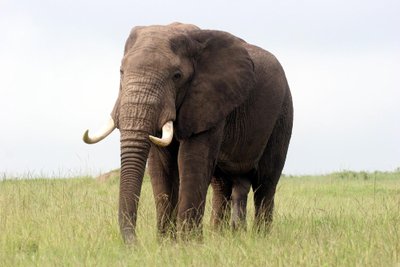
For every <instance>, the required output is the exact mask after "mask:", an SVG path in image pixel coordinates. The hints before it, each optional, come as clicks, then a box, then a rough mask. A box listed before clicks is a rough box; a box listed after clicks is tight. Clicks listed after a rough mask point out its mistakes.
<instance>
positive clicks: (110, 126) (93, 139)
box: [83, 117, 115, 144]
mask: <svg viewBox="0 0 400 267" xmlns="http://www.w3.org/2000/svg"><path fill="white" fill-rule="evenodd" d="M114 129H115V123H114V120H113V119H112V118H111V117H110V119H109V120H108V122H107V124H106V125H104V127H103V128H102V129H101V130H100V131H99V132H97V133H96V134H94V135H91V136H89V130H86V132H85V133H84V134H83V142H85V143H86V144H94V143H97V142H99V141H101V140H103V139H104V138H106V137H107V136H108V135H109V134H110V133H111V132H112V131H114Z"/></svg>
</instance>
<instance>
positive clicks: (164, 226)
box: [148, 142, 179, 238]
mask: <svg viewBox="0 0 400 267" xmlns="http://www.w3.org/2000/svg"><path fill="white" fill-rule="evenodd" d="M177 151H178V144H177V143H176V142H174V143H173V144H171V146H170V147H168V148H160V147H152V149H151V151H150V155H149V162H148V164H149V173H150V178H151V184H152V188H153V194H154V200H155V204H156V211H157V228H158V232H159V234H160V236H161V237H164V236H170V237H172V238H175V233H176V212H177V203H178V191H179V175H178V165H177V162H176V157H177V153H178V152H177Z"/></svg>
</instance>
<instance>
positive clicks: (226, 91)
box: [177, 30, 254, 139]
mask: <svg viewBox="0 0 400 267" xmlns="http://www.w3.org/2000/svg"><path fill="white" fill-rule="evenodd" d="M188 35H189V38H190V43H192V45H191V47H193V49H195V50H196V51H191V52H190V53H189V54H191V55H193V56H194V75H193V78H192V81H191V83H190V85H189V87H188V88H187V90H186V94H185V98H184V100H183V102H182V104H181V106H180V107H179V110H178V116H177V134H178V138H180V139H185V138H188V137H190V136H191V135H193V134H197V133H200V132H203V131H206V130H208V129H210V128H212V127H215V126H216V125H217V124H218V123H219V122H221V121H222V120H224V119H225V118H226V116H227V115H228V114H229V113H231V112H232V111H233V109H235V108H236V107H238V106H239V105H240V104H242V103H243V102H244V101H245V100H246V98H247V97H248V95H249V91H250V89H251V88H252V86H253V85H254V65H253V62H252V60H251V58H250V56H249V54H248V52H247V50H246V49H245V48H244V44H245V42H244V41H243V40H241V39H239V38H237V37H235V36H233V35H231V34H229V33H226V32H220V31H206V30H199V31H193V32H191V33H189V34H188Z"/></svg>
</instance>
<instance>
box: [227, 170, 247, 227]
mask: <svg viewBox="0 0 400 267" xmlns="http://www.w3.org/2000/svg"><path fill="white" fill-rule="evenodd" d="M233 181H234V182H233V189H232V206H233V208H232V210H233V212H232V227H233V229H234V230H236V229H239V228H241V229H246V208H247V196H248V194H249V191H250V187H251V182H250V180H249V179H246V178H241V177H239V178H235V179H234V180H233Z"/></svg>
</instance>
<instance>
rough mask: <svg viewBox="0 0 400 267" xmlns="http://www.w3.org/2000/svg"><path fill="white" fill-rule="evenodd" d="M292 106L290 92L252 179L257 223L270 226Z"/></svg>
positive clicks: (290, 124) (285, 152)
mask: <svg viewBox="0 0 400 267" xmlns="http://www.w3.org/2000/svg"><path fill="white" fill-rule="evenodd" d="M292 116H293V107H292V104H291V96H290V95H288V96H287V97H286V100H285V102H284V104H283V107H282V113H281V115H280V117H279V118H278V120H277V122H276V123H275V127H274V130H273V131H272V134H271V136H270V138H269V140H268V144H267V146H266V149H265V151H264V153H263V155H262V157H261V159H260V161H259V165H258V170H257V173H256V176H255V179H253V184H252V187H253V191H254V206H255V226H256V227H257V228H263V227H265V228H267V229H268V228H269V226H270V224H271V223H272V217H273V209H274V197H275V190H276V186H277V184H278V181H279V178H280V176H281V174H282V169H283V166H284V164H285V160H286V154H287V150H288V147H289V141H290V136H291V132H292Z"/></svg>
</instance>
